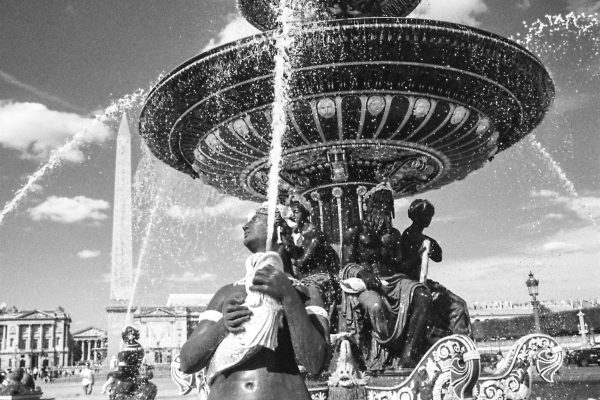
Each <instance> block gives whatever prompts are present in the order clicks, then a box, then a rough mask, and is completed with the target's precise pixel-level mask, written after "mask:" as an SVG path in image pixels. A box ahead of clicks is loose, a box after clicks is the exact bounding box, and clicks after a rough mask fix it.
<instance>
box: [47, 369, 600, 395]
mask: <svg viewBox="0 0 600 400" xmlns="http://www.w3.org/2000/svg"><path fill="white" fill-rule="evenodd" d="M152 382H154V384H155V385H157V386H158V396H157V397H156V399H157V400H175V399H178V400H187V399H189V400H196V399H197V398H198V396H197V395H195V394H189V395H187V396H179V395H178V394H177V388H176V387H175V385H174V384H173V382H172V381H171V378H170V377H168V376H161V377H158V378H156V379H153V380H152ZM103 383H104V378H103V374H96V384H95V385H94V390H93V393H92V395H90V396H84V395H83V390H82V388H81V384H80V380H79V379H76V378H75V377H74V378H71V380H69V381H56V382H50V383H44V382H41V383H39V382H38V384H39V385H40V386H41V387H42V390H43V391H44V396H43V398H42V399H44V400H50V399H54V400H60V399H73V398H81V400H83V399H84V398H85V399H87V400H101V399H102V400H107V399H108V396H106V395H103V394H101V393H100V391H101V390H102V384H103ZM283 399H285V398H284V397H282V400H283ZM590 399H594V400H600V367H598V366H594V367H574V366H569V367H563V368H561V370H560V374H559V375H558V376H557V377H556V383H545V382H540V381H539V379H537V378H534V389H533V393H532V396H531V400H590Z"/></svg>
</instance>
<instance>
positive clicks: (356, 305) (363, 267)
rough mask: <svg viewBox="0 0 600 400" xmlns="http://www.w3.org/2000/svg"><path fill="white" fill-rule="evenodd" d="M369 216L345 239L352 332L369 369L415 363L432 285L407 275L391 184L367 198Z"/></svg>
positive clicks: (348, 317)
mask: <svg viewBox="0 0 600 400" xmlns="http://www.w3.org/2000/svg"><path fill="white" fill-rule="evenodd" d="M365 198H366V206H367V210H366V215H365V217H364V219H363V221H362V222H361V224H359V225H358V226H355V227H352V228H350V229H349V230H348V233H347V234H346V235H345V237H344V247H343V253H344V265H345V266H344V269H343V271H342V274H341V275H342V277H341V278H342V289H343V290H344V292H345V296H344V302H343V311H342V312H343V313H344V314H345V317H346V321H347V326H346V327H345V328H346V329H347V330H351V331H354V332H356V334H357V335H358V337H359V342H361V347H362V349H363V354H364V356H365V358H366V360H365V361H366V364H367V367H368V368H369V369H371V370H381V369H385V368H387V367H395V366H401V367H412V366H414V365H415V364H416V362H417V360H418V358H419V357H420V355H422V354H421V351H422V350H421V348H420V347H421V346H420V345H421V341H422V339H423V333H424V330H425V327H426V323H427V316H428V315H429V310H430V306H431V294H430V292H429V290H428V289H427V287H426V286H425V285H424V284H422V283H420V282H418V280H415V279H413V278H412V277H410V276H409V275H407V274H405V273H403V268H402V253H401V235H400V232H399V231H398V230H397V229H395V228H394V227H393V226H392V219H393V216H394V199H393V196H392V189H391V187H390V186H389V184H388V183H382V184H380V185H378V186H376V187H375V188H373V189H372V190H371V191H370V192H368V193H367V194H366V196H365Z"/></svg>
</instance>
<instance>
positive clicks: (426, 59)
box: [140, 18, 554, 200]
mask: <svg viewBox="0 0 600 400" xmlns="http://www.w3.org/2000/svg"><path fill="white" fill-rule="evenodd" d="M293 32H294V37H293V46H292V47H291V48H290V63H291V79H290V82H289V97H290V102H289V104H287V106H286V111H287V132H286V134H285V135H284V139H283V149H284V151H283V158H282V168H281V172H280V176H281V178H282V179H281V190H282V192H283V193H285V192H287V191H289V190H292V189H294V190H299V191H300V192H302V193H307V192H309V191H311V190H314V189H315V188H321V187H328V186H333V185H338V186H339V185H355V184H360V185H366V186H372V185H374V184H376V183H378V182H381V181H382V180H389V181H390V183H391V184H392V186H393V188H394V190H395V195H396V196H397V197H402V196H406V195H412V194H415V193H419V192H424V191H426V190H429V189H432V188H438V187H441V186H443V185H445V184H448V183H450V182H452V181H454V180H457V179H462V178H464V177H466V176H467V175H468V174H469V173H470V172H472V171H474V170H475V169H478V168H480V167H482V166H483V165H484V164H485V163H486V161H488V160H490V159H491V158H492V157H493V155H494V154H495V153H496V152H497V151H502V150H504V149H506V148H507V147H509V146H510V145H512V144H514V143H515V142H517V141H519V140H520V139H521V138H523V137H524V136H525V135H526V134H528V133H529V132H531V131H532V130H533V129H534V128H535V127H536V126H537V125H538V124H539V123H540V121H541V120H542V118H543V117H544V115H545V113H546V111H547V110H548V107H549V106H550V104H551V101H552V99H553V96H554V85H553V82H552V80H551V78H550V76H549V74H548V72H547V71H546V69H545V68H544V66H543V65H542V64H541V62H540V61H539V60H538V59H537V58H536V57H535V56H534V55H533V54H531V53H530V52H529V51H527V50H526V49H525V48H523V47H521V46H520V45H518V44H516V43H513V42H512V41H509V40H507V39H504V38H502V37H499V36H497V35H494V34H491V33H488V32H485V31H482V30H479V29H474V28H469V27H465V26H462V25H456V24H450V23H444V22H437V21H426V20H416V19H405V18H367V19H350V20H337V21H326V22H312V23H303V24H296V25H294V29H293ZM277 33H278V31H269V32H264V33H262V34H258V35H255V36H252V37H249V38H246V39H243V40H240V41H237V42H235V43H230V44H227V45H224V46H221V47H218V48H216V49H213V50H211V51H208V52H206V53H204V54H200V55H199V56H197V57H194V58H192V59H190V60H189V61H187V62H186V63H184V64H183V65H181V66H179V67H178V68H176V69H175V70H174V71H173V72H171V73H170V74H169V75H167V76H166V77H165V78H163V79H162V80H161V81H160V82H159V83H158V84H157V85H156V86H155V87H154V89H153V90H152V91H151V93H150V94H149V96H148V99H147V100H146V103H145V105H144V108H143V110H142V113H141V116H140V133H141V135H142V136H143V137H144V139H145V140H146V142H147V144H148V146H149V148H150V149H151V151H152V152H153V153H154V154H155V155H156V156H157V157H158V158H160V159H161V160H163V161H164V162H166V163H167V164H169V165H171V166H172V167H174V168H177V169H178V170H180V171H183V172H185V173H187V174H189V175H191V176H194V177H197V176H200V177H203V178H204V179H205V180H206V181H207V182H208V183H209V184H211V185H213V186H216V187H217V188H220V189H221V190H223V191H225V192H227V193H229V194H232V195H234V196H237V197H240V198H245V199H252V200H261V199H263V198H264V197H265V193H266V184H267V175H268V171H267V169H268V166H269V149H270V139H271V110H272V107H273V104H272V103H273V98H274V90H273V79H274V72H273V70H274V55H275V54H276V50H275V47H274V37H275V35H276V34H277Z"/></svg>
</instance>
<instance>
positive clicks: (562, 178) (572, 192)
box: [529, 133, 579, 197]
mask: <svg viewBox="0 0 600 400" xmlns="http://www.w3.org/2000/svg"><path fill="white" fill-rule="evenodd" d="M529 143H531V146H533V148H534V149H536V150H537V151H538V153H539V154H541V156H542V158H543V160H544V161H545V162H546V164H548V166H549V167H550V168H551V169H552V170H553V171H554V172H555V173H556V175H557V176H558V178H559V179H560V181H561V183H562V184H563V186H564V187H565V189H566V190H567V192H568V193H569V194H570V195H571V196H573V197H577V196H579V195H578V194H577V191H576V190H575V185H573V182H571V181H570V180H569V178H568V177H567V174H565V171H563V169H562V168H561V167H560V165H559V164H558V162H556V161H555V160H554V158H553V157H552V156H551V155H550V153H548V151H547V150H546V149H545V148H544V146H542V144H541V143H540V142H539V141H538V140H537V138H536V137H535V135H534V134H533V133H532V134H531V135H529Z"/></svg>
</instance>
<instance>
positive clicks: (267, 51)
mask: <svg viewBox="0 0 600 400" xmlns="http://www.w3.org/2000/svg"><path fill="white" fill-rule="evenodd" d="M418 3H419V1H418V0H412V1H408V0H388V1H378V0H372V1H365V2H359V1H354V2H353V1H350V0H347V1H342V0H329V1H326V0H318V1H317V0H313V1H310V2H309V1H295V2H290V4H291V6H292V7H294V13H295V14H294V15H296V16H297V21H294V22H293V23H292V25H293V26H292V29H291V31H292V32H293V33H292V34H293V42H294V43H295V47H294V48H293V49H290V51H289V54H290V58H289V62H290V64H291V78H290V80H289V82H288V85H289V86H288V95H289V98H290V101H289V103H288V104H287V105H286V108H285V110H286V115H287V130H286V133H285V135H284V137H283V153H282V164H281V169H280V172H279V176H280V187H279V193H280V197H281V198H285V197H287V196H288V194H289V193H290V192H292V191H294V192H298V193H300V194H302V195H303V196H305V198H306V199H307V200H308V201H310V202H311V203H312V205H313V207H312V209H313V215H312V219H313V221H319V223H320V227H321V229H322V230H323V232H324V233H325V235H326V237H327V239H328V241H329V242H330V243H332V244H334V245H336V244H337V245H339V244H340V243H341V237H342V235H343V233H344V231H345V230H346V229H348V227H350V226H352V225H354V224H356V223H357V222H358V221H359V220H360V218H361V210H360V204H361V201H362V196H363V195H364V194H365V193H366V192H367V190H368V189H370V188H372V187H374V186H375V185H377V184H378V183H380V182H382V181H388V182H390V184H391V186H392V188H393V190H394V196H395V197H396V198H401V197H404V196H410V195H415V194H417V193H423V192H426V191H428V190H432V189H437V188H440V187H442V186H444V185H446V184H449V183H451V182H454V181H456V180H460V179H464V178H465V177H467V175H468V174H469V173H471V172H473V171H475V170H477V169H479V168H482V167H483V166H484V165H485V164H486V163H488V162H490V161H491V160H492V159H493V158H494V155H495V154H496V153H498V152H500V151H503V150H505V149H507V148H508V147H510V146H511V145H513V144H514V143H516V142H518V141H519V140H520V139H522V138H523V137H524V136H526V135H527V134H528V133H530V132H531V131H532V130H533V129H534V128H535V127H536V126H537V125H538V124H539V123H540V121H541V120H542V119H543V117H544V115H545V113H546V112H547V110H548V108H549V106H550V104H551V102H552V99H553V97H554V86H553V82H552V80H551V78H550V76H549V74H548V72H547V71H546V69H545V68H544V66H543V65H542V64H541V62H540V61H539V59H538V58H537V57H536V56H535V55H533V54H532V53H530V52H529V51H528V50H526V49H525V48H523V47H522V46H520V45H518V44H516V43H514V42H512V41H510V40H507V39H505V38H503V37H500V36H498V35H495V34H492V33H489V32H485V31H482V30H479V29H475V28H471V27H467V26H463V25H457V24H451V23H446V22H439V21H429V20H420V19H410V18H404V17H405V16H406V15H408V14H409V13H410V12H411V11H412V10H413V9H414V7H415V6H416V5H417V4H418ZM238 5H239V7H240V10H241V12H242V14H243V15H244V16H245V17H246V18H247V19H248V20H249V21H250V22H251V23H252V24H253V25H255V26H256V27H258V28H259V29H261V30H263V31H264V32H263V33H261V34H257V35H255V36H252V37H249V38H246V39H242V40H239V41H237V42H233V43H230V44H227V45H224V46H221V47H218V48H216V49H213V50H210V51H208V52H206V53H203V54H200V55H198V56H197V57H194V58H192V59H190V60H188V61H187V62H185V63H184V64H182V65H181V66H179V67H178V68H176V69H175V70H174V71H172V72H171V73H170V74H168V75H167V76H166V77H164V78H163V79H162V81H160V82H159V83H158V84H157V85H156V87H155V88H154V89H153V90H152V92H151V93H150V95H149V97H148V99H147V101H146V104H145V106H144V109H143V111H142V113H141V116H140V132H141V135H142V136H143V138H144V139H145V140H146V143H147V144H148V146H149V148H150V149H151V151H152V152H153V153H154V154H155V155H156V156H157V157H158V158H160V159H161V160H162V161H164V162H165V163H167V164H169V165H170V166H172V167H173V168H176V169H178V170H180V171H182V172H184V173H186V174H188V175H190V176H192V177H194V178H200V179H202V180H204V181H205V182H206V183H208V184H210V185H212V186H214V187H217V188H219V189H220V190H222V191H223V192H225V193H228V194H231V195H233V196H236V197H239V198H242V199H249V200H255V201H262V200H264V199H265V197H266V192H267V185H268V179H267V177H268V169H269V167H270V161H269V151H270V145H271V136H272V131H271V122H272V121H271V118H272V117H271V111H272V109H273V101H274V91H273V85H274V72H273V71H274V65H275V61H274V56H275V53H276V48H275V43H274V42H275V38H276V37H277V35H278V33H279V29H280V27H279V26H278V23H277V4H274V2H273V1H272V0H239V4H238ZM449 7H450V6H449ZM309 9H310V12H308V11H307V10H309ZM340 247H341V246H340ZM516 346H517V347H516V348H515V350H514V356H515V357H516V356H517V354H520V356H522V357H524V358H522V361H523V360H525V361H523V362H521V363H519V364H518V365H517V364H515V363H512V361H514V358H513V360H512V361H511V360H508V361H507V363H508V364H509V366H507V367H506V369H503V370H502V371H500V372H499V373H498V374H496V375H494V376H493V377H488V378H485V380H483V381H479V382H478V378H479V362H478V358H479V355H478V353H477V351H476V350H475V347H474V346H473V344H472V342H471V341H470V339H468V338H466V337H459V336H451V337H450V338H447V339H445V340H444V341H441V342H438V344H436V345H435V346H434V347H433V348H432V349H430V351H429V352H428V353H427V354H426V355H425V357H424V358H423V360H422V362H421V363H420V364H419V366H418V367H417V368H416V369H415V370H414V371H413V373H412V374H410V376H408V377H404V378H402V379H399V378H398V379H396V381H391V382H387V383H386V384H385V385H380V386H377V385H374V384H367V386H366V392H367V395H368V397H369V399H375V398H381V399H383V398H390V399H391V398H394V399H396V398H399V399H400V398H402V399H405V398H406V399H413V398H417V397H416V396H417V392H419V390H421V389H419V388H423V387H427V388H429V389H428V391H427V390H422V391H421V392H419V393H420V396H422V397H420V398H446V399H450V398H453V399H454V398H466V397H470V396H471V395H472V394H474V395H475V396H476V397H477V398H482V399H486V398H490V399H491V398H503V397H493V396H496V395H498V394H501V395H504V396H506V395H507V394H508V393H513V389H515V388H516V389H515V390H517V389H518V393H519V394H518V395H517V397H515V398H521V397H522V396H524V394H523V393H525V392H524V389H523V388H524V387H526V388H527V390H528V388H529V382H530V381H529V380H527V381H526V382H524V381H525V380H524V379H522V377H521V378H518V377H516V376H517V375H518V374H516V373H515V371H516V370H517V369H519V371H521V370H522V371H525V370H526V369H527V368H528V367H529V366H530V365H532V364H533V363H535V362H537V363H538V369H540V368H541V370H543V371H545V372H544V376H545V377H546V378H549V377H551V375H552V373H549V374H548V373H547V372H548V370H551V372H554V371H555V370H556V369H557V368H558V365H560V361H561V360H562V352H561V351H560V348H559V347H558V345H557V344H556V342H555V341H554V340H553V339H551V338H549V337H545V336H539V335H538V336H532V337H528V338H525V339H524V341H523V342H522V343H521V342H520V343H518V344H517V345H516ZM511 363H512V364H511ZM540 363H542V364H544V363H546V364H547V365H549V366H550V367H548V368H547V369H544V368H545V367H544V365H542V366H540ZM334 364H335V363H334ZM523 373H524V372H523ZM511 374H512V375H511ZM513 375H514V376H513ZM511 377H512V378H511ZM511 379H512V380H511ZM519 379H520V380H519ZM517 381H518V382H517ZM507 382H508V383H507ZM515 382H516V383H515ZM527 390H525V391H526V392H527ZM327 393H328V391H327V389H326V388H325V389H322V390H316V389H315V390H314V391H313V397H314V398H319V399H321V398H326V397H327ZM425 393H429V394H428V395H425ZM515 393H516V392H515ZM527 393H528V392H527ZM402 396H405V397H402ZM423 396H425V397H423ZM519 396H521V397H519ZM523 398H524V397H523Z"/></svg>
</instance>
